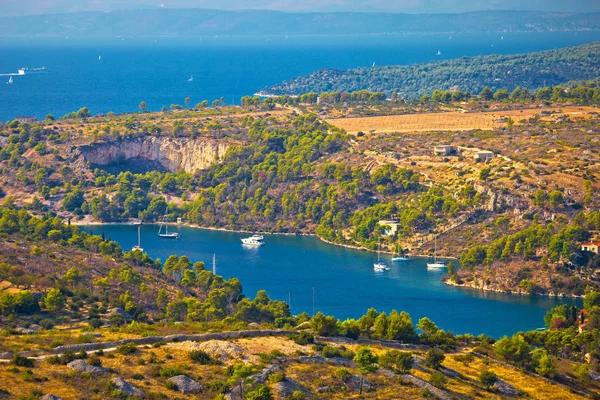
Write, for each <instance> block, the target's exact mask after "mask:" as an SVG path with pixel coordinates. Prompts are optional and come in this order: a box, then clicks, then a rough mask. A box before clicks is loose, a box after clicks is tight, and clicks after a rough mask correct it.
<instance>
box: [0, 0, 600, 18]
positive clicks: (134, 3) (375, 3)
mask: <svg viewBox="0 0 600 400" xmlns="http://www.w3.org/2000/svg"><path fill="white" fill-rule="evenodd" d="M0 3H2V5H1V6H0V15H1V16H8V15H26V14H46V13H64V12H74V11H92V10H93V11H110V10H121V9H135V8H159V7H166V8H216V9H227V10H239V9H269V10H280V11H300V12H307V11H388V12H408V13H440V12H444V13H445V12H466V11H480V10H540V11H566V12H590V11H597V12H600V0H569V1H566V0H526V1H524V0H0Z"/></svg>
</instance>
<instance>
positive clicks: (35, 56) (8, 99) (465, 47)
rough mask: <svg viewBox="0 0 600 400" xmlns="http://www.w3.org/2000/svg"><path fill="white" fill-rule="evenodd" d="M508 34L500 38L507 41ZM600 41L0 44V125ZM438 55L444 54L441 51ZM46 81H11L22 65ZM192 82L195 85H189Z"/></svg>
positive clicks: (231, 97)
mask: <svg viewBox="0 0 600 400" xmlns="http://www.w3.org/2000/svg"><path fill="white" fill-rule="evenodd" d="M502 36H503V39H502ZM594 40H600V32H579V33H574V32H572V33H571V32H568V33H528V34H507V33H504V34H487V35H486V34H484V35H482V34H477V35H466V34H463V35H452V36H449V35H366V36H302V37H292V36H290V37H285V36H279V37H219V36H217V37H198V38H120V37H115V38H112V39H103V40H99V39H74V38H68V39H67V38H65V37H61V38H50V39H49V38H0V121H7V120H11V119H13V118H14V117H15V116H18V115H35V116H36V117H38V118H44V117H45V116H46V114H48V113H51V114H53V115H54V116H56V117H60V116H63V115H65V114H67V113H69V112H71V111H76V110H78V109H79V108H81V107H83V106H86V107H88V108H89V109H90V110H91V112H92V113H93V114H98V113H103V114H105V113H107V112H109V111H113V112H116V113H123V112H132V111H138V104H139V103H140V102H141V101H142V100H144V101H146V103H147V104H148V106H149V109H150V110H153V111H157V110H160V109H161V108H162V107H163V106H166V107H169V106H170V105H171V104H181V105H183V104H184V99H185V98H186V97H191V99H192V105H193V104H196V103H198V102H200V101H202V100H204V99H207V100H208V101H209V102H212V100H215V99H220V98H221V97H224V98H225V100H226V102H227V103H236V104H239V103H240V98H241V97H242V96H245V95H252V94H254V93H256V92H257V91H259V90H260V89H262V88H263V87H265V86H268V85H273V84H276V83H279V82H281V81H283V80H287V79H291V78H294V77H296V76H299V75H304V74H308V73H310V72H312V71H315V70H317V69H320V68H337V69H348V68H355V67H370V66H371V65H372V64H373V63H375V64H376V65H395V64H410V63H420V62H428V61H434V60H440V59H450V58H458V57H462V56H475V55H484V54H492V53H497V54H509V53H524V52H530V51H538V50H546V49H551V48H558V47H564V46H570V45H577V44H583V43H587V42H590V41H594ZM438 51H439V52H441V55H439V56H438V55H437V52H438ZM42 66H43V67H46V69H47V71H48V72H47V73H44V74H31V75H24V76H14V77H13V84H11V85H8V84H5V83H6V82H7V81H8V79H9V76H7V75H5V74H11V73H16V72H17V70H18V69H19V68H21V67H29V68H39V67H42ZM192 76H193V79H192V80H191V81H190V78H191V77H192Z"/></svg>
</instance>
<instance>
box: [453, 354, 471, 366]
mask: <svg viewBox="0 0 600 400" xmlns="http://www.w3.org/2000/svg"><path fill="white" fill-rule="evenodd" d="M474 358H475V356H473V354H472V353H467V354H461V355H458V356H456V357H454V359H455V360H456V361H458V362H459V363H462V364H463V365H464V366H465V367H468V366H469V364H471V363H472V362H473V359H474Z"/></svg>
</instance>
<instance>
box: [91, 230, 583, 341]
mask: <svg viewBox="0 0 600 400" xmlns="http://www.w3.org/2000/svg"><path fill="white" fill-rule="evenodd" d="M83 229H84V230H85V231H87V232H89V233H93V234H102V233H104V235H105V236H106V237H110V238H111V239H113V240H117V241H118V242H119V243H120V244H121V246H122V247H123V249H130V248H131V247H132V246H133V245H135V244H136V243H137V228H136V227H135V226H132V225H103V226H99V225H98V226H88V227H84V228H83ZM173 229H177V230H178V231H179V232H180V234H181V239H180V240H165V239H159V238H158V236H157V231H158V229H157V226H155V225H144V226H142V247H143V248H144V250H145V251H146V252H147V253H148V254H149V255H150V256H151V257H153V258H156V257H158V258H160V259H161V260H163V261H164V260H165V259H166V258H167V257H169V256H170V255H172V254H176V255H179V256H181V255H187V256H188V257H189V258H190V259H191V260H192V262H195V261H204V262H205V263H206V267H207V268H209V269H210V268H212V266H211V264H212V259H213V254H215V255H216V260H217V274H219V275H222V276H223V277H225V278H230V277H236V278H239V279H240V280H241V282H242V285H243V287H244V294H246V296H248V297H254V295H255V294H256V292H257V291H258V290H260V289H265V290H267V292H268V294H269V296H270V297H271V298H275V299H279V300H285V301H288V299H289V298H290V294H291V310H292V312H293V313H294V314H297V313H300V312H303V311H306V312H308V313H309V314H311V313H312V312H313V288H314V293H315V302H314V308H315V311H322V312H324V313H326V314H332V315H335V316H336V317H337V318H340V319H345V318H358V317H360V316H361V315H363V314H364V313H365V312H366V311H367V309H368V308H369V307H375V308H376V309H377V310H379V311H386V312H389V311H391V310H392V309H396V310H404V311H407V312H408V313H410V315H411V316H412V318H413V321H414V322H415V323H416V322H417V320H418V319H419V318H422V317H424V316H427V317H429V318H431V319H432V320H433V321H434V322H436V323H437V324H438V326H440V327H441V328H443V329H447V330H451V331H453V332H455V333H467V332H468V333H473V334H479V333H485V334H488V335H492V336H494V337H500V336H502V335H505V334H513V333H516V332H518V331H520V330H530V329H536V328H539V327H542V326H543V324H544V323H543V317H544V314H545V312H546V310H548V309H549V308H551V307H553V306H555V305H557V304H561V303H568V304H581V301H579V300H573V299H551V298H547V297H530V296H516V295H506V294H498V293H489V292H482V291H477V290H471V289H463V288H455V287H451V286H447V285H444V284H443V283H442V282H441V277H442V275H443V272H442V271H428V270H427V267H426V265H425V261H426V260H425V259H415V260H412V261H410V262H409V263H392V262H391V260H390V259H389V258H390V256H382V257H383V258H384V260H385V261H386V262H387V263H388V265H389V266H390V267H391V270H390V271H386V272H375V271H373V262H374V260H375V258H376V256H375V254H373V253H369V252H361V251H356V250H350V249H345V248H342V247H337V246H330V245H327V244H325V243H323V242H321V241H319V240H318V239H317V238H315V237H308V236H304V237H302V236H277V235H267V236H266V237H265V240H266V243H267V244H266V245H265V246H262V247H260V248H255V249H248V248H245V247H243V246H242V244H241V242H240V238H241V237H244V236H247V235H244V234H240V233H231V232H220V231H207V230H200V229H193V228H187V227H178V228H173Z"/></svg>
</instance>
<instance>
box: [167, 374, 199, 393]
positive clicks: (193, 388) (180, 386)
mask: <svg viewBox="0 0 600 400" xmlns="http://www.w3.org/2000/svg"><path fill="white" fill-rule="evenodd" d="M167 381H169V382H173V383H174V384H175V386H176V387H177V390H179V391H180V392H181V393H183V394H188V393H200V392H201V391H202V385H200V384H199V383H198V382H196V381H195V380H193V379H192V378H190V377H188V376H186V375H177V376H174V377H172V378H169V379H167Z"/></svg>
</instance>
